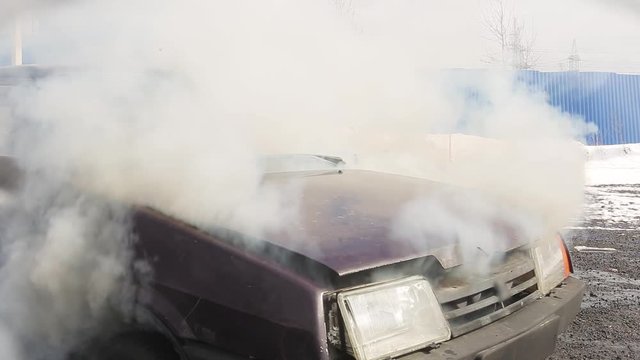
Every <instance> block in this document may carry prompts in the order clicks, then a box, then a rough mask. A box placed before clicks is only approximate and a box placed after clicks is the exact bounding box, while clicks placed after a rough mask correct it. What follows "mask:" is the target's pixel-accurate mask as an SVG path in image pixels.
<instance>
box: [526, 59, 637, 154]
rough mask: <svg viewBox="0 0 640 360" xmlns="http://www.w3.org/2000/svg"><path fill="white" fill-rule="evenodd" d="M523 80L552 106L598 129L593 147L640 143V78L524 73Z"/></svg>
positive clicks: (605, 74) (616, 75)
mask: <svg viewBox="0 0 640 360" xmlns="http://www.w3.org/2000/svg"><path fill="white" fill-rule="evenodd" d="M518 78H519V80H521V81H523V82H525V83H526V84H528V85H529V86H530V87H531V88H533V89H534V90H538V91H545V92H546V93H547V94H548V101H549V103H550V104H551V105H553V106H556V107H558V108H560V109H561V110H562V111H565V112H568V113H570V114H573V115H578V116H581V117H582V118H584V120H585V121H587V122H592V123H594V124H596V125H597V126H598V132H597V133H595V134H592V135H590V136H589V137H588V138H587V142H588V144H590V145H610V144H626V143H640V75H626V74H615V73H593V72H538V71H522V72H520V73H519V74H518Z"/></svg>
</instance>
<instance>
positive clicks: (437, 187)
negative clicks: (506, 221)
mask: <svg viewBox="0 0 640 360" xmlns="http://www.w3.org/2000/svg"><path fill="white" fill-rule="evenodd" d="M283 178H286V179H289V180H290V179H291V177H283V176H273V177H268V178H267V179H266V181H267V182H280V181H283ZM295 181H296V182H297V183H298V185H301V189H302V190H301V194H300V196H299V199H300V202H299V204H297V206H298V207H299V209H298V211H297V213H298V218H297V219H295V220H292V221H291V223H289V224H288V225H287V226H285V227H284V228H281V229H280V230H278V231H273V232H270V233H268V234H267V236H266V238H265V240H266V241H267V242H270V243H273V244H275V245H277V246H280V247H283V248H285V249H287V250H289V251H293V252H295V253H298V254H301V255H303V256H306V257H308V258H311V259H312V260H314V261H316V262H319V263H321V264H323V265H325V266H327V267H329V268H330V269H332V270H333V271H335V272H336V273H338V274H339V275H345V274H349V273H354V272H358V271H362V270H367V269H372V268H377V267H380V266H384V265H389V264H393V263H398V262H401V261H406V260H412V259H416V258H420V257H425V256H430V255H431V256H435V257H436V258H437V259H438V261H439V262H440V263H441V264H442V266H443V267H444V268H449V267H452V266H456V265H460V264H461V259H460V256H459V251H458V249H457V246H458V245H457V242H456V240H455V239H452V238H451V237H434V236H432V237H429V238H428V240H426V241H411V240H407V239H401V238H398V236H396V235H394V221H395V220H396V219H397V216H398V214H399V213H400V212H401V210H402V209H403V207H405V206H407V204H409V203H410V202H411V201H414V200H415V199H418V198H420V197H424V196H429V195H430V194H433V193H434V192H437V191H443V189H451V186H450V185H445V184H442V183H438V182H433V181H429V180H425V179H420V178H413V177H406V176H400V175H392V174H386V173H380V172H374V171H365V170H344V171H343V170H340V171H335V172H331V173H323V174H313V175H311V176H300V177H297V178H295ZM424 221H429V219H424ZM504 228H505V229H506V230H505V231H509V230H508V228H507V227H504ZM522 244H523V242H522V241H520V240H517V239H516V238H515V237H514V238H513V239H512V241H510V243H508V244H505V248H504V250H505V251H507V250H509V249H513V248H516V247H519V246H521V245H522Z"/></svg>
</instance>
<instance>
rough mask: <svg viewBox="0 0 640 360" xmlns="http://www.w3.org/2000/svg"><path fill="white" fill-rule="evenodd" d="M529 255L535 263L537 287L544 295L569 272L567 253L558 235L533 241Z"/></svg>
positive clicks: (569, 264)
mask: <svg viewBox="0 0 640 360" xmlns="http://www.w3.org/2000/svg"><path fill="white" fill-rule="evenodd" d="M531 255H532V257H533V260H534V262H535V265H536V275H537V277H538V288H539V289H540V291H541V292H542V293H543V294H545V295H546V294H548V293H549V292H550V291H551V290H552V289H553V288H555V287H556V286H558V284H560V283H561V282H562V281H563V280H564V279H566V278H567V276H569V274H570V273H571V262H570V259H569V254H568V252H567V248H566V246H564V242H563V241H562V238H561V237H560V236H559V235H556V236H554V237H549V238H546V239H544V240H540V241H538V242H537V243H535V244H534V247H533V248H532V249H531Z"/></svg>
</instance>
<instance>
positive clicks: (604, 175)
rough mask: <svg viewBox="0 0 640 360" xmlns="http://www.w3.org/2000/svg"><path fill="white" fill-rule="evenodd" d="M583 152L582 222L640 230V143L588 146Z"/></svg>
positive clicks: (622, 229)
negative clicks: (585, 160)
mask: <svg viewBox="0 0 640 360" xmlns="http://www.w3.org/2000/svg"><path fill="white" fill-rule="evenodd" d="M586 153H587V163H586V165H585V178H586V185H587V186H586V187H585V197H586V204H585V210H584V214H583V215H584V218H583V219H582V220H583V221H584V222H585V223H588V224H592V225H600V226H595V227H593V228H606V229H609V230H617V231H624V230H637V229H638V228H640V144H626V145H607V146H587V147H586ZM572 228H579V226H574V227H572Z"/></svg>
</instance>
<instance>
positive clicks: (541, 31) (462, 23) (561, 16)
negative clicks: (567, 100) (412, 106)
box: [0, 0, 640, 73]
mask: <svg viewBox="0 0 640 360" xmlns="http://www.w3.org/2000/svg"><path fill="white" fill-rule="evenodd" d="M3 1H4V0H3ZM318 1H325V0H318ZM492 1H494V0H449V1H439V0H413V1H412V0H405V1H382V0H343V2H345V3H347V7H350V8H351V10H350V13H351V16H353V19H354V23H355V24H356V28H357V29H358V30H359V31H362V32H363V33H365V34H367V35H369V36H382V37H384V36H386V35H385V34H393V36H395V37H396V38H395V39H394V40H392V41H398V39H403V40H404V41H406V42H407V43H406V44H404V45H405V46H406V48H410V49H415V51H416V56H420V57H422V58H424V60H423V61H424V62H425V63H428V64H429V65H430V66H431V67H438V68H482V67H490V66H495V65H492V64H491V63H488V60H489V58H490V57H491V55H494V56H495V55H496V54H497V53H499V46H498V45H497V44H496V42H495V41H493V40H491V37H490V33H489V32H488V31H487V27H486V25H485V22H484V20H483V19H485V18H486V17H487V16H488V15H490V14H491V11H490V10H489V5H490V4H491V2H492ZM399 4H403V5H399ZM504 4H505V8H506V9H507V10H508V11H509V12H510V13H512V14H513V15H514V16H515V17H516V18H517V19H518V20H519V21H520V22H522V23H523V24H524V26H525V29H526V32H527V33H528V34H529V35H530V36H532V37H535V43H534V45H533V51H534V52H535V54H536V55H537V56H536V57H537V58H538V61H537V62H536V66H535V68H536V69H539V70H545V71H556V70H562V69H566V68H567V66H568V61H567V57H568V56H569V55H570V54H571V50H572V43H573V41H574V40H575V42H576V45H577V50H578V55H579V56H580V58H581V60H582V61H581V63H580V70H581V71H614V72H631V73H640V0H562V1H558V0H535V1H534V0H504ZM0 10H2V9H0ZM27 18H29V17H27ZM35 18H37V16H36V17H35ZM399 19H402V20H399ZM404 19H406V21H404ZM24 23H25V25H24V27H25V28H26V29H25V32H26V33H27V35H26V43H27V47H28V46H29V41H28V40H29V32H30V31H32V29H33V28H35V29H39V31H45V29H43V27H44V26H43V25H42V23H41V22H38V21H36V22H35V24H36V25H35V26H34V25H33V22H32V21H29V20H27V21H25V22H24ZM399 23H402V24H406V25H405V27H406V28H401V29H399V28H398V24H399ZM2 25H5V26H4V30H2V31H0V64H2V65H7V64H8V63H9V59H10V57H9V53H10V48H11V36H10V34H11V26H7V25H11V24H7V21H6V20H5V21H4V24H2ZM38 25H39V26H38ZM385 26H386V27H385ZM404 33H410V34H411V35H407V36H402V34H404ZM422 58H421V59H422ZM27 60H29V56H28V54H27ZM37 60H40V61H42V60H43V59H37Z"/></svg>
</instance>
